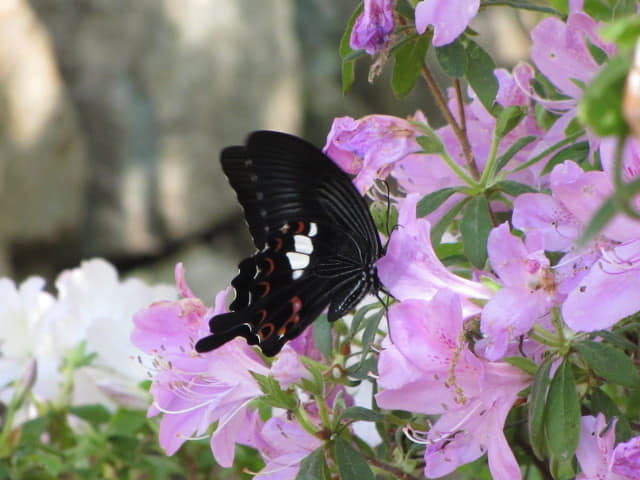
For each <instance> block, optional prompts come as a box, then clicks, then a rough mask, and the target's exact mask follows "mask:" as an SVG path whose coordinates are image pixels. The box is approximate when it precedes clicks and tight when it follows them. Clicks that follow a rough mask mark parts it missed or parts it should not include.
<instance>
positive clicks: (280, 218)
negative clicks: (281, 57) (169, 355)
mask: <svg viewBox="0 0 640 480" xmlns="http://www.w3.org/2000/svg"><path fill="white" fill-rule="evenodd" d="M221 162H222V168H223V170H224V172H225V174H226V175H227V177H228V179H229V182H230V184H231V186H232V187H233V189H234V190H235V191H236V193H237V195H238V200H239V201H240V203H241V205H242V206H243V208H244V212H245V218H246V220H247V224H248V225H249V231H250V233H251V235H252V237H253V240H254V244H255V246H256V248H257V249H258V250H257V251H256V253H254V254H253V255H252V256H251V257H248V258H246V259H244V260H243V261H242V262H241V263H240V265H239V270H240V272H239V273H238V275H237V276H236V277H235V278H234V279H233V280H232V282H231V285H232V286H233V287H234V289H235V291H236V298H235V300H234V301H233V302H232V303H231V305H230V307H229V309H230V311H229V312H228V313H224V314H221V315H217V316H215V317H213V318H212V319H211V320H210V322H209V327H210V330H211V332H212V335H210V336H207V337H205V338H203V339H201V340H200V341H199V342H198V343H197V344H196V350H197V351H199V352H203V351H209V350H213V349H214V348H217V347H219V346H220V345H222V344H224V343H226V342H227V341H229V340H231V339H232V338H234V337H236V336H243V337H244V338H245V339H246V340H247V342H248V343H249V344H252V345H255V344H257V345H258V346H259V347H260V348H261V349H262V351H263V352H264V353H265V354H266V355H268V356H272V355H275V354H276V353H278V352H279V351H280V349H281V348H282V346H283V345H284V343H285V342H286V341H287V340H291V339H293V338H295V337H296V336H298V335H299V334H300V333H302V331H303V330H304V329H305V328H306V327H307V326H308V325H310V324H311V323H312V322H313V320H315V319H316V317H317V316H318V315H320V314H321V313H322V311H323V310H324V309H325V308H326V307H327V306H328V307H329V308H328V313H327V315H328V319H329V321H335V320H337V319H338V318H340V317H342V316H343V315H344V314H346V313H348V312H349V311H350V310H352V309H353V308H354V307H355V305H356V304H357V303H358V302H359V301H360V300H361V299H362V298H363V297H364V296H365V295H366V294H367V293H373V292H377V291H378V289H379V288H380V282H379V280H378V276H377V271H376V267H375V263H376V261H377V260H378V258H379V257H380V256H381V254H382V247H381V244H380V240H379V237H378V234H377V231H376V229H375V225H374V223H373V219H372V218H371V215H370V214H369V211H368V209H367V206H366V203H365V201H364V199H363V198H362V197H361V196H360V195H359V194H358V192H357V190H356V189H355V187H354V186H353V185H352V183H351V181H350V179H349V177H348V176H347V175H346V174H345V173H344V172H342V170H340V169H339V168H338V167H337V166H336V165H335V164H334V163H333V162H332V161H331V160H330V159H329V158H328V157H326V156H325V155H324V154H323V153H322V152H321V151H320V150H319V149H317V148H316V147H314V146H313V145H311V144H309V143H307V142H305V141H304V140H301V139H299V138H297V137H294V136H291V135H287V134H284V133H278V132H268V131H260V132H255V133H253V134H252V135H250V136H249V139H248V141H247V145H246V146H233V147H228V148H226V149H224V150H223V152H222V155H221Z"/></svg>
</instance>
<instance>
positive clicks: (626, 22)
mask: <svg viewBox="0 0 640 480" xmlns="http://www.w3.org/2000/svg"><path fill="white" fill-rule="evenodd" d="M600 34H601V36H602V38H606V39H607V40H611V41H612V42H616V43H617V44H618V46H619V47H625V48H631V47H633V46H634V45H635V44H636V41H637V40H638V37H639V36H640V16H638V15H633V16H629V17H624V18H621V19H620V20H618V21H616V22H615V23H612V24H610V25H606V26H604V27H602V29H601V30H600Z"/></svg>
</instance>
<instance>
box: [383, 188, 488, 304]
mask: <svg viewBox="0 0 640 480" xmlns="http://www.w3.org/2000/svg"><path fill="white" fill-rule="evenodd" d="M419 198H420V196H419V195H418V194H410V195H408V196H407V197H406V198H405V199H404V201H403V202H402V204H401V206H400V209H399V212H398V213H399V215H398V225H399V228H398V229H396V230H395V231H394V232H393V234H392V235H391V240H390V241H389V245H388V247H387V253H386V255H385V256H384V257H382V258H381V259H380V260H378V263H377V267H378V276H379V277H380V281H381V282H382V284H383V285H385V287H386V288H387V289H388V290H389V291H390V292H391V294H392V295H393V296H394V297H395V298H397V299H398V300H406V299H410V298H419V299H424V300H430V299H431V298H433V296H434V295H435V294H436V292H437V291H438V290H439V289H441V288H447V289H449V290H451V291H454V292H456V293H458V294H460V295H461V296H462V297H463V299H464V300H463V306H464V310H465V316H468V315H471V314H473V313H477V312H478V311H479V308H478V306H477V305H475V304H474V303H472V302H470V301H468V300H467V299H469V298H483V299H487V298H489V297H490V296H491V293H490V291H489V290H488V289H487V288H486V287H485V286H484V285H482V284H481V283H478V282H474V281H471V280H467V279H466V278H462V277H459V276H457V275H454V274H453V273H451V272H450V271H449V270H448V269H447V268H446V267H445V266H444V265H443V264H442V262H440V260H439V259H438V257H437V256H436V254H435V252H434V251H433V248H432V246H431V234H430V229H431V225H430V224H429V222H428V221H426V220H424V219H418V218H416V203H417V202H418V199H419Z"/></svg>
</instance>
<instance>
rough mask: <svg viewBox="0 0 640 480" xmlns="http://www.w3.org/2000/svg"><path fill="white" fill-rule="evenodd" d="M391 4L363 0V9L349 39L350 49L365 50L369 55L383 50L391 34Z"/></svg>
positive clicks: (388, 2)
mask: <svg viewBox="0 0 640 480" xmlns="http://www.w3.org/2000/svg"><path fill="white" fill-rule="evenodd" d="M393 3H394V2H393V0H364V9H363V11H362V14H360V16H359V17H358V18H357V19H356V22H355V23H354V25H353V30H352V31H351V37H350V38H349V45H350V46H351V48H353V49H354V50H365V51H366V52H367V53H368V54H369V55H374V54H375V53H377V52H379V51H381V50H384V49H385V47H386V45H387V43H388V41H389V36H390V34H391V32H393V26H394V21H393Z"/></svg>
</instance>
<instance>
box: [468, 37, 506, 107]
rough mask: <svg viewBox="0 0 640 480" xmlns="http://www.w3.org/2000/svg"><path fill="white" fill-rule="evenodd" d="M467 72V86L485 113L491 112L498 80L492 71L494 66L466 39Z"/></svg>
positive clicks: (491, 61)
mask: <svg viewBox="0 0 640 480" xmlns="http://www.w3.org/2000/svg"><path fill="white" fill-rule="evenodd" d="M466 41H467V46H466V49H465V51H466V54H467V70H466V77H467V80H468V81H469V85H471V88H472V89H473V91H474V92H476V95H478V99H479V100H480V102H482V105H484V107H485V108H486V109H487V111H489V112H492V111H493V102H494V101H495V99H496V95H497V93H498V80H497V79H496V77H495V75H494V74H493V71H494V70H495V68H496V64H495V62H494V61H493V59H492V58H491V56H490V55H489V54H488V53H487V52H485V51H484V50H483V49H482V48H481V47H480V46H479V45H478V44H477V43H475V42H474V41H473V40H470V39H468V38H467V40H466Z"/></svg>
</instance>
